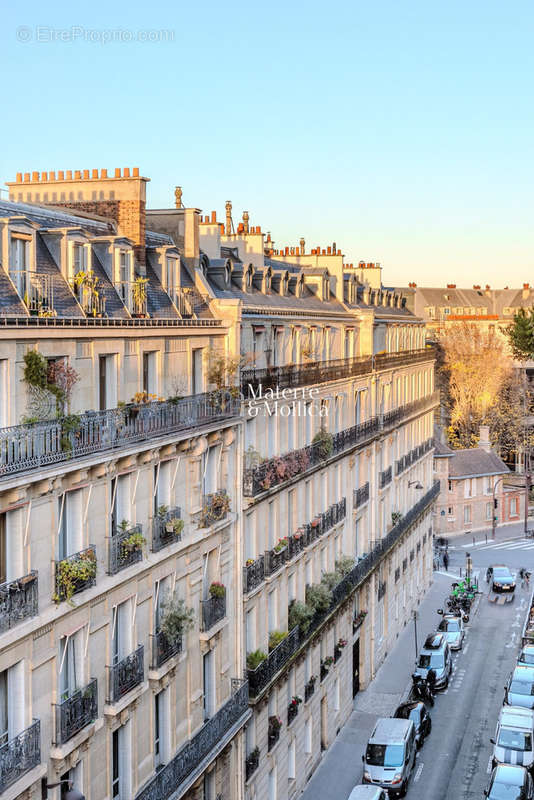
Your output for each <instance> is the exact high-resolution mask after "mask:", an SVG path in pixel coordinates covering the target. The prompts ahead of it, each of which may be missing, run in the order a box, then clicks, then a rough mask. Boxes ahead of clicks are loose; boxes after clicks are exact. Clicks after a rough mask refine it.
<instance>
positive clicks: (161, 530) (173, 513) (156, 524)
mask: <svg viewBox="0 0 534 800" xmlns="http://www.w3.org/2000/svg"><path fill="white" fill-rule="evenodd" d="M183 527H184V521H183V519H182V510H181V509H180V508H178V507H175V508H167V507H166V506H162V507H161V508H160V509H159V511H158V513H157V514H156V516H155V517H154V519H153V521H152V552H153V553H158V552H159V551H160V550H162V549H163V548H164V547H167V546H168V545H170V544H175V542H180V541H181V539H182V530H183Z"/></svg>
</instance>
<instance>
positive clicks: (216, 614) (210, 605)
mask: <svg viewBox="0 0 534 800" xmlns="http://www.w3.org/2000/svg"><path fill="white" fill-rule="evenodd" d="M201 605H202V630H203V631H209V630H210V629H211V628H213V626H214V625H216V624H217V623H218V622H220V621H221V620H222V619H224V618H225V616H226V596H224V597H209V598H208V599H207V600H202V601H201Z"/></svg>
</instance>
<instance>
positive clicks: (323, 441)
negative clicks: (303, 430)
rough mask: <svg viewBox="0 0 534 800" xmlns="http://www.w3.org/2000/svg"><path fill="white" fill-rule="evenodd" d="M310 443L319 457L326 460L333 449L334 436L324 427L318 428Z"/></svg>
mask: <svg viewBox="0 0 534 800" xmlns="http://www.w3.org/2000/svg"><path fill="white" fill-rule="evenodd" d="M312 445H314V448H315V451H316V453H317V455H318V456H319V458H320V459H321V460H322V461H326V459H327V458H330V456H331V455H332V452H333V450H334V437H333V436H332V434H331V433H329V432H328V431H327V430H325V429H324V428H320V429H319V430H318V431H317V433H316V434H315V436H314V437H313V439H312Z"/></svg>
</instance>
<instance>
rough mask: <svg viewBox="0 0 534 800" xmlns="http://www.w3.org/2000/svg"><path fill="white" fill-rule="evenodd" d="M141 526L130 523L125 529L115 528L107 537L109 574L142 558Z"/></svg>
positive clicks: (113, 573)
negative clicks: (130, 525)
mask: <svg viewBox="0 0 534 800" xmlns="http://www.w3.org/2000/svg"><path fill="white" fill-rule="evenodd" d="M143 544H144V541H143V528H142V527H141V525H132V527H131V528H127V529H125V530H119V529H117V530H115V531H114V533H113V536H110V538H109V567H108V571H109V574H110V575H115V574H116V573H117V572H120V570H121V569H126V567H130V566H131V565H132V564H137V562H138V561H142V559H143Z"/></svg>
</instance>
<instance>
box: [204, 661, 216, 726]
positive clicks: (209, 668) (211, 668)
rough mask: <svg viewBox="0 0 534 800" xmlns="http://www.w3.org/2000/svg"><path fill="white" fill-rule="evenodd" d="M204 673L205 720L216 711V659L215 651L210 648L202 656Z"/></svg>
mask: <svg viewBox="0 0 534 800" xmlns="http://www.w3.org/2000/svg"><path fill="white" fill-rule="evenodd" d="M202 667H203V670H202V674H203V685H204V720H207V719H209V718H210V717H212V716H213V714H214V712H215V661H214V652H213V650H210V651H209V652H208V653H206V654H205V655H204V656H203V658H202Z"/></svg>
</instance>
